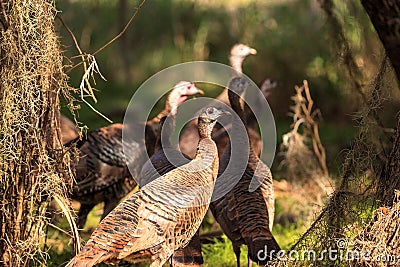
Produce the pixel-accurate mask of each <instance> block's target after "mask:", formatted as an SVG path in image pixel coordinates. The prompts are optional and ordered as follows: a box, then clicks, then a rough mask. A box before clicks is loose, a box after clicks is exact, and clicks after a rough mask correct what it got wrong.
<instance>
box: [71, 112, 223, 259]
mask: <svg viewBox="0 0 400 267" xmlns="http://www.w3.org/2000/svg"><path fill="white" fill-rule="evenodd" d="M223 114H224V112H223V111H221V110H218V109H216V108H213V107H208V108H206V109H204V110H203V111H202V112H201V114H200V116H199V118H198V125H199V127H198V130H199V135H200V137H201V138H200V141H199V143H198V150H197V154H196V157H195V159H193V160H192V161H190V162H189V163H187V164H185V165H183V166H181V167H179V168H176V169H174V170H172V171H170V172H168V173H166V174H165V175H163V176H161V177H159V178H157V179H156V180H153V181H151V182H150V183H148V184H147V185H145V186H144V187H142V188H141V189H140V190H139V191H138V192H136V193H135V194H133V195H131V196H130V197H128V198H127V199H126V200H124V201H123V202H121V203H120V204H119V205H118V206H117V207H116V208H115V209H114V210H113V211H111V212H110V213H109V214H108V215H107V216H106V217H105V218H104V220H102V221H101V223H100V225H99V226H98V227H97V228H96V229H95V230H94V232H93V234H92V235H91V237H90V239H89V241H88V242H87V243H86V245H85V246H84V247H83V249H82V250H81V252H80V253H78V255H76V256H75V257H74V258H73V259H72V260H71V261H70V262H69V264H68V265H67V266H68V267H72V266H76V267H77V266H87V267H88V266H93V265H95V264H98V263H101V262H106V263H115V262H118V261H119V260H122V259H124V260H127V261H130V262H133V263H134V262H138V261H142V260H143V259H144V258H148V259H150V260H151V261H152V263H151V265H150V266H151V267H155V266H162V264H163V263H165V262H166V261H167V260H168V258H169V257H170V256H171V255H172V254H173V252H174V251H175V250H177V249H179V248H182V247H185V246H186V245H187V243H188V242H189V240H190V238H191V237H192V236H193V235H194V234H195V233H196V231H197V229H198V228H199V226H200V224H201V222H202V220H203V218H204V215H205V214H206V211H207V209H208V206H209V204H210V200H211V195H212V192H213V188H214V183H215V179H216V177H217V173H218V153H217V147H216V145H215V143H214V141H212V139H211V131H212V128H213V126H214V125H215V123H216V120H217V118H218V117H219V116H221V115H223Z"/></svg>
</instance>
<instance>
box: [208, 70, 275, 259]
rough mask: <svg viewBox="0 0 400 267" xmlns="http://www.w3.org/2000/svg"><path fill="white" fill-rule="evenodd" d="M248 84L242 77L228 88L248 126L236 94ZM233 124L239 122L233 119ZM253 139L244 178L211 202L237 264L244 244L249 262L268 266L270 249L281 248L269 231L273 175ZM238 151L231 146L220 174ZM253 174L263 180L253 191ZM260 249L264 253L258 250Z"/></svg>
mask: <svg viewBox="0 0 400 267" xmlns="http://www.w3.org/2000/svg"><path fill="white" fill-rule="evenodd" d="M246 83H247V81H246V80H244V79H242V78H233V79H232V80H231V82H230V83H229V88H230V89H232V90H233V91H234V92H233V91H231V90H229V92H228V94H229V100H230V102H231V106H232V108H233V110H234V111H235V112H236V113H237V114H238V116H239V117H240V119H241V121H242V123H243V124H244V125H245V126H246V121H245V117H244V112H243V109H242V107H241V104H240V101H239V96H238V95H237V94H236V93H238V94H239V95H240V94H242V93H243V90H244V89H245V88H246V87H247V84H246ZM235 92H236V93H235ZM233 123H237V122H235V121H234V122H233ZM233 127H236V126H233ZM251 142H252V141H251V139H249V158H248V163H247V167H246V170H245V171H244V173H243V175H242V177H241V178H240V180H239V181H238V183H237V184H236V185H235V186H234V187H233V189H232V190H230V191H229V192H228V193H227V194H226V195H224V196H223V197H222V198H219V199H217V200H216V201H214V202H212V203H211V204H210V209H211V211H212V213H213V215H214V217H215V219H216V220H217V222H218V223H219V224H220V226H221V228H222V230H223V231H224V233H225V234H226V235H227V236H228V238H229V239H230V240H231V241H232V245H233V249H234V252H235V254H236V260H237V266H240V246H241V245H246V246H247V247H248V259H249V264H250V263H251V261H255V262H257V263H258V264H263V265H265V264H266V262H267V261H268V260H270V259H271V258H270V256H271V255H270V253H269V252H270V251H271V250H275V252H278V251H279V250H280V248H279V245H278V244H277V242H276V241H275V239H274V237H273V236H272V234H271V231H270V229H271V228H272V221H273V219H272V218H273V213H274V199H273V188H272V175H271V172H270V170H269V168H268V167H267V166H266V165H265V164H264V163H263V162H262V161H261V160H260V159H259V158H258V157H257V155H256V154H255V153H254V151H253V149H252V146H251ZM237 152H239V153H241V152H240V151H233V152H232V151H231V145H230V144H229V145H228V147H227V148H226V149H225V151H224V154H223V156H222V158H221V160H220V167H219V171H218V175H219V176H221V175H222V174H223V172H224V171H225V170H226V168H227V165H228V163H229V160H230V157H231V153H237ZM256 170H257V171H256ZM235 174H236V173H233V175H232V177H230V178H229V179H232V181H233V180H235V177H234V175H235ZM239 175H240V174H239ZM253 176H255V179H256V181H257V182H259V183H261V186H260V187H258V188H257V189H256V190H254V191H252V192H250V190H249V189H250V187H252V186H254V184H253V182H252V179H253ZM217 186H218V182H217ZM216 190H217V188H216ZM265 249H266V250H267V254H266V255H264V250H265ZM259 251H262V252H261V253H259ZM259 256H261V258H259ZM264 256H265V259H264V258H263V257H264ZM272 256H273V255H272ZM249 266H251V265H249Z"/></svg>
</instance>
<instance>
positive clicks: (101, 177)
mask: <svg viewBox="0 0 400 267" xmlns="http://www.w3.org/2000/svg"><path fill="white" fill-rule="evenodd" d="M197 93H202V91H201V90H199V89H198V88H196V87H195V86H194V84H193V83H189V82H180V83H178V84H177V85H176V86H175V87H174V89H173V90H172V91H171V92H170V94H169V95H168V98H167V101H166V103H165V108H164V110H162V111H161V112H160V113H159V114H158V115H157V116H156V117H155V118H154V119H152V120H149V121H147V122H146V123H145V125H139V124H138V125H133V126H131V127H132V132H135V131H136V132H138V131H142V130H143V127H145V129H146V134H145V140H140V138H136V137H130V138H127V140H125V141H126V142H125V145H126V146H127V147H129V151H130V153H129V155H124V152H123V144H122V129H123V125H122V124H118V123H117V124H112V125H109V126H106V127H103V128H100V129H97V130H94V131H92V132H89V133H88V134H87V135H86V136H85V138H84V139H83V140H79V139H78V138H77V139H75V140H72V141H71V142H70V143H69V144H66V146H69V145H71V144H73V143H76V145H77V148H79V151H80V159H79V162H78V164H77V166H76V168H75V169H76V184H75V185H74V188H73V194H72V198H73V199H74V200H77V201H79V202H80V203H81V207H80V209H79V212H78V220H77V224H78V227H79V228H83V227H84V225H85V222H86V218H87V215H88V214H89V212H90V211H91V210H92V209H93V207H94V206H95V205H97V204H98V203H101V202H104V208H103V215H102V219H103V218H104V217H105V216H106V215H107V214H108V213H109V212H110V211H111V210H112V209H114V208H115V207H116V206H117V204H118V202H119V201H120V200H121V199H122V198H123V197H124V196H126V194H127V193H129V192H130V191H131V190H132V189H133V188H134V187H135V186H136V181H135V180H134V179H133V178H136V177H138V175H139V173H140V170H141V167H142V166H143V164H144V162H145V159H146V158H147V157H146V154H145V153H146V151H147V153H148V155H150V156H151V155H152V154H153V153H154V144H155V139H156V136H157V132H158V128H159V121H160V118H162V117H163V116H166V115H168V114H169V113H170V112H171V110H176V108H177V107H178V106H179V105H180V104H181V103H182V102H184V101H185V100H186V99H187V97H188V96H189V95H193V94H197ZM136 127H137V129H136ZM135 129H136V130H135ZM145 144H146V145H145ZM127 163H128V164H127ZM129 166H130V167H129ZM128 167H129V169H128Z"/></svg>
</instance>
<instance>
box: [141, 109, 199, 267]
mask: <svg viewBox="0 0 400 267" xmlns="http://www.w3.org/2000/svg"><path fill="white" fill-rule="evenodd" d="M160 124H161V127H160V131H159V133H158V136H157V142H156V145H155V149H154V151H155V152H154V154H153V156H151V158H150V159H149V160H148V161H147V162H146V163H145V164H144V165H143V168H142V171H141V173H140V176H139V177H140V178H139V180H138V183H139V185H140V186H144V185H146V184H148V183H149V182H151V181H153V180H155V179H157V178H158V177H160V176H161V175H164V174H166V173H167V172H169V171H172V170H173V169H176V168H178V167H180V166H182V165H184V164H187V163H188V162H189V161H190V158H189V157H188V156H186V155H184V154H183V155H182V154H181V152H180V151H179V150H178V149H177V148H176V147H173V145H172V144H171V142H170V136H171V134H172V132H173V129H174V127H175V116H174V115H172V114H171V115H170V116H168V117H167V116H166V117H163V118H162V119H161V121H160ZM171 261H172V266H176V267H178V266H192V267H193V266H202V265H203V263H204V260H203V256H202V254H201V244H200V238H199V231H197V232H196V233H195V234H194V236H193V238H192V239H191V240H190V242H189V243H188V245H187V246H185V247H184V248H180V249H178V250H176V251H175V252H174V254H173V255H172V259H171Z"/></svg>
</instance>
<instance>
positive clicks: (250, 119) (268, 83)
mask: <svg viewBox="0 0 400 267" xmlns="http://www.w3.org/2000/svg"><path fill="white" fill-rule="evenodd" d="M277 85H278V82H277V81H276V80H272V79H265V80H264V81H263V82H262V84H261V86H260V91H261V93H262V95H263V96H264V99H261V98H256V99H255V103H254V104H253V105H252V108H253V109H256V110H255V111H260V110H262V102H264V101H265V99H267V98H268V97H269V96H270V94H271V91H272V89H274V88H275V87H276V86H277ZM244 111H245V114H246V123H247V128H248V129H249V130H250V129H251V130H253V131H254V132H255V133H257V119H256V117H255V115H254V113H253V112H252V111H251V110H250V109H249V108H248V106H247V105H245V110H244ZM257 134H258V133H257ZM258 138H260V137H258ZM252 141H253V142H254V141H255V139H254V138H253V139H252ZM260 141H261V139H260ZM253 145H254V144H253ZM260 146H262V144H261V143H260ZM253 148H254V150H255V151H254V152H256V154H257V155H258V156H260V153H259V152H258V149H257V148H255V147H254V146H253Z"/></svg>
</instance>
